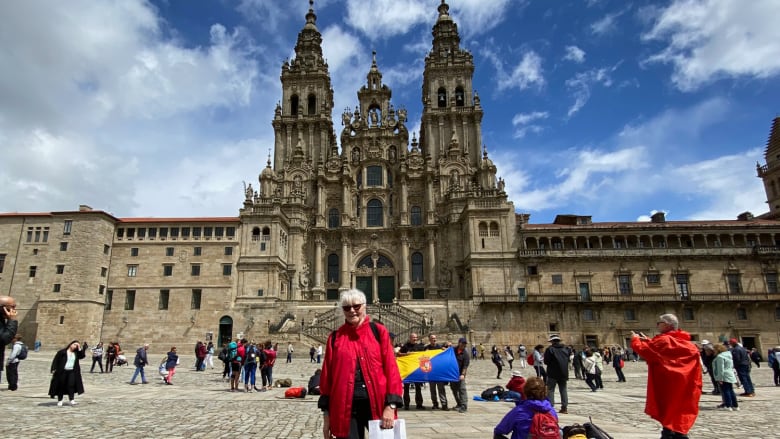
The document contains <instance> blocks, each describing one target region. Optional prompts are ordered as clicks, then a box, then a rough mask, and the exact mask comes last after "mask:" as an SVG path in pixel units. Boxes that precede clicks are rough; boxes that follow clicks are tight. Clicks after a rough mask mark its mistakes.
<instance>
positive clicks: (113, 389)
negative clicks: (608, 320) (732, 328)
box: [0, 351, 780, 439]
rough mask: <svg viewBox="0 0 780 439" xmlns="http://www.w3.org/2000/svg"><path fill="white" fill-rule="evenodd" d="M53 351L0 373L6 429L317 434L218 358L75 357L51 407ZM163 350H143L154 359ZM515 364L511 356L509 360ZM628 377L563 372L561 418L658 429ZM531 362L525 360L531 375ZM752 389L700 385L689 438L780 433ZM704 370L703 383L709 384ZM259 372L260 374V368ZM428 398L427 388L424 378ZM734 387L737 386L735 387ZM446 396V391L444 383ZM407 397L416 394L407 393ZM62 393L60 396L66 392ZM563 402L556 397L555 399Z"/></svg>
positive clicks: (763, 374) (482, 366) (456, 427)
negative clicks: (74, 388)
mask: <svg viewBox="0 0 780 439" xmlns="http://www.w3.org/2000/svg"><path fill="white" fill-rule="evenodd" d="M53 356H54V352H53V351H46V352H32V351H31V352H30V354H29V357H28V359H27V360H25V361H23V362H22V364H21V366H20V384H19V390H18V391H16V392H11V391H9V390H7V383H6V382H5V374H3V378H2V379H3V382H2V384H0V417H2V419H3V430H4V434H3V437H9V438H10V437H13V438H19V437H21V438H28V437H29V438H32V437H35V438H39V437H43V438H48V437H52V438H53V437H56V438H71V437H72V438H81V437H97V436H100V437H115V438H123V439H128V438H150V437H166V438H193V439H194V438H233V437H253V438H321V437H322V433H321V431H322V416H321V414H320V412H319V410H317V400H316V397H307V398H306V399H298V400H285V399H283V393H284V389H274V390H272V391H268V392H262V393H243V392H241V393H231V392H229V391H228V389H229V385H228V383H227V382H223V381H222V374H221V364H222V363H221V362H219V361H218V360H216V359H215V367H216V368H215V369H213V370H211V369H208V370H206V371H205V372H195V371H194V370H192V365H193V364H194V359H193V358H192V357H191V356H187V355H183V356H182V365H181V366H179V368H178V371H177V373H176V376H175V377H174V383H175V384H174V385H173V386H166V385H163V384H162V381H161V380H160V377H159V375H158V374H157V370H156V367H147V372H148V374H147V379H148V380H149V381H150V384H148V385H135V386H131V385H129V384H128V383H129V380H130V377H131V376H132V373H133V371H134V368H133V367H132V366H123V367H119V368H115V369H114V372H113V373H111V374H107V373H105V374H99V373H94V374H90V373H89V367H90V364H91V360H89V359H88V358H87V359H86V360H87V361H83V362H82V369H83V373H82V375H83V379H84V385H85V388H86V393H84V395H81V396H80V397H78V398H77V400H78V401H79V405H77V406H75V407H71V406H67V405H66V406H64V407H57V406H56V402H55V400H53V399H49V397H48V395H47V394H46V393H47V391H48V384H49V378H50V374H49V366H50V362H51V359H52V358H53ZM162 357H163V355H162V354H159V353H158V354H150V361H151V362H152V364H158V363H159V361H160V360H161V359H162ZM284 360H285V359H284V357H282V358H280V359H279V360H277V365H276V367H275V370H274V379H277V378H291V379H292V381H293V385H294V386H296V385H300V386H306V383H307V382H308V377H309V376H311V374H312V373H313V371H314V370H315V369H316V367H317V365H316V364H312V363H310V362H309V359H308V356H307V357H306V358H304V357H302V356H297V357H295V358H294V359H293V362H292V363H290V364H286V363H285V361H284ZM515 366H517V363H515ZM625 372H626V377H627V380H628V382H627V383H616V382H615V375H614V371H613V370H612V369H611V368H606V370H605V375H604V385H605V387H606V389H605V390H604V391H599V392H595V393H593V392H590V391H589V390H588V389H587V387H586V385H585V383H584V382H583V381H579V380H570V381H569V414H568V415H561V417H560V418H561V425H562V426H563V425H569V424H572V423H583V422H586V421H587V419H588V416H592V418H593V421H594V422H595V423H596V424H597V425H599V426H600V427H602V428H603V429H605V430H606V431H607V432H609V433H610V434H611V435H612V436H614V437H615V438H618V439H624V438H627V439H640V438H642V439H644V438H648V439H650V438H658V437H660V426H659V425H658V423H656V422H655V421H653V420H652V419H650V418H649V417H648V416H647V415H645V414H644V402H645V381H646V377H647V374H646V365H645V364H644V363H641V362H640V363H631V362H629V363H627V364H626V369H625ZM495 373H496V369H495V366H494V365H493V364H492V363H490V361H488V360H479V361H473V362H472V367H471V368H470V370H469V375H468V380H467V385H468V390H469V395H470V397H472V396H473V395H475V394H479V393H480V392H481V391H482V390H484V389H486V388H488V387H490V386H494V385H496V384H501V385H505V384H506V382H507V381H508V378H509V376H510V373H509V371H507V370H506V369H505V370H504V372H503V373H502V377H501V379H500V380H497V379H496V375H495ZM532 373H533V369H532V368H527V369H524V375H525V376H531V374H532ZM752 376H753V381H754V382H755V383H756V396H755V397H754V398H740V404H741V408H742V410H741V411H739V412H724V411H720V410H716V409H715V406H716V405H718V404H719V403H720V397H719V396H713V395H704V396H703V397H702V399H701V403H700V407H701V411H700V413H699V418H698V420H697V422H696V425H695V426H694V428H693V430H692V431H691V432H690V437H691V438H741V439H745V438H777V437H780V404H779V402H780V387H774V386H772V371H771V370H770V369H769V368H768V367H767V366H766V363H762V367H761V368H753V372H752ZM707 378H708V377H705V386H704V389H705V391H710V390H712V387H711V385H710V384H709V380H708V379H707ZM258 379H259V377H258ZM423 392H424V401H425V405H426V406H427V407H429V408H430V404H431V403H430V395H429V393H428V389H427V388H424V389H423ZM738 393H739V392H738ZM447 397H448V398H449V399H450V401H453V399H452V394H451V392H450V391H449V390H448V392H447ZM412 398H414V396H413V395H412ZM65 399H66V400H67V397H66V398H65ZM556 407H560V403H559V404H556ZM510 408H511V405H510V403H507V402H480V401H473V400H470V401H469V406H468V412H467V413H465V414H460V413H457V412H455V411H448V412H444V411H431V410H415V409H412V410H409V411H405V410H399V413H398V414H399V417H401V418H404V419H406V422H407V433H408V437H409V438H491V437H492V431H493V427H494V426H495V425H496V424H497V423H498V422H499V421H500V420H501V418H502V417H503V415H504V414H505V413H506V412H507V411H508V410H509V409H510Z"/></svg>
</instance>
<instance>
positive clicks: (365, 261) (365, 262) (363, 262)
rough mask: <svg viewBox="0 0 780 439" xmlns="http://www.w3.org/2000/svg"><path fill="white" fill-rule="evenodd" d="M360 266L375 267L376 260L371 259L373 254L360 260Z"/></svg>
mask: <svg viewBox="0 0 780 439" xmlns="http://www.w3.org/2000/svg"><path fill="white" fill-rule="evenodd" d="M357 266H358V268H374V261H372V260H371V255H368V256H366V257H364V258H363V259H361V260H360V262H358V264H357Z"/></svg>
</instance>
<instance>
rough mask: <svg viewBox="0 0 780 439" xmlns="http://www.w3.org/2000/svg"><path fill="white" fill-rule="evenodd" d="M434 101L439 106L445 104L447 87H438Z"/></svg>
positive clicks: (441, 106)
mask: <svg viewBox="0 0 780 439" xmlns="http://www.w3.org/2000/svg"><path fill="white" fill-rule="evenodd" d="M436 103H437V106H438V107H439V108H444V107H446V106H447V89H445V88H444V87H439V91H438V92H437V93H436Z"/></svg>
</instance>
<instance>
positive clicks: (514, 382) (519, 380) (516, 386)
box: [506, 376, 525, 399]
mask: <svg viewBox="0 0 780 439" xmlns="http://www.w3.org/2000/svg"><path fill="white" fill-rule="evenodd" d="M506 389H507V390H511V391H513V392H517V393H519V394H521V395H523V399H525V393H523V391H524V390H525V378H523V377H516V376H513V377H512V378H511V379H510V380H509V382H508V383H506Z"/></svg>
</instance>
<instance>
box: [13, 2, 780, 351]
mask: <svg viewBox="0 0 780 439" xmlns="http://www.w3.org/2000/svg"><path fill="white" fill-rule="evenodd" d="M316 18H317V17H316V15H315V13H314V11H313V10H311V9H310V10H309V13H308V14H307V15H306V22H305V25H304V27H303V29H302V30H301V32H300V33H299V35H298V40H297V44H296V46H295V57H294V58H293V59H292V60H290V61H285V62H284V63H283V65H282V68H281V86H282V87H281V92H282V97H281V101H280V103H279V104H278V105H277V107H276V111H275V114H274V119H273V121H272V125H273V129H274V133H275V144H274V159H273V164H272V162H271V159H270V157H269V159H268V162H267V165H266V167H265V168H264V169H262V171H261V173H260V175H259V178H258V181H257V183H256V184H257V185H258V186H257V188H255V187H253V185H252V184H249V185H247V186H246V187H245V191H244V194H243V205H242V206H241V208H240V210H239V214H238V216H237V217H229V218H171V219H164V218H115V217H113V216H111V215H109V214H107V213H105V212H101V211H96V210H92V209H91V208H89V207H87V206H82V207H81V208H80V209H79V210H78V211H74V212H51V213H40V214H15V213H9V214H2V215H0V292H2V293H4V294H7V293H10V294H11V295H13V296H15V297H16V299H17V303H19V306H20V311H21V322H22V332H23V333H25V334H26V336H27V339H28V340H32V339H33V338H34V339H37V340H41V341H42V342H43V343H44V344H45V345H49V346H52V345H58V346H59V345H64V344H65V343H67V342H68V341H70V340H71V339H73V338H78V339H85V340H97V339H102V340H104V341H113V340H119V341H121V342H123V343H126V344H127V343H129V344H131V345H137V344H140V343H142V342H151V343H153V344H156V345H157V346H159V349H160V350H163V349H166V347H165V346H169V345H171V344H176V345H185V346H186V345H187V344H194V341H195V340H198V339H204V338H209V337H211V338H213V339H214V340H215V341H218V342H222V341H224V340H226V339H228V338H230V337H236V336H247V337H248V338H254V339H264V338H267V337H270V338H273V339H274V340H278V341H293V342H296V343H298V342H303V343H313V342H317V341H321V339H322V337H321V336H322V334H327V331H329V330H330V329H331V328H332V327H333V326H335V325H337V324H338V323H339V317H338V316H339V314H338V312H337V309H336V308H335V307H334V305H335V303H336V299H337V297H338V294H339V292H340V291H343V290H345V289H348V288H353V287H354V288H359V289H361V290H363V291H364V292H366V295H367V296H368V298H369V300H370V302H371V306H372V308H371V311H372V313H377V314H376V315H375V317H377V318H379V319H380V320H383V321H385V322H387V324H389V325H392V326H393V329H394V330H396V333H398V334H399V335H401V336H404V335H405V333H404V331H406V332H408V331H410V330H418V331H435V332H439V333H441V334H442V335H443V337H442V338H448V337H449V338H450V339H456V338H457V337H460V336H464V335H465V336H468V337H469V338H470V340H471V341H472V342H476V343H480V342H481V343H486V344H516V343H519V342H524V343H525V344H536V343H537V342H540V341H546V339H547V336H548V334H549V333H552V332H554V333H558V334H560V335H561V336H562V337H563V338H564V340H565V341H566V342H568V343H571V344H574V345H584V344H591V345H603V344H623V343H624V342H625V339H626V338H627V337H628V336H629V334H630V331H631V330H642V331H644V332H645V333H652V332H653V331H654V327H655V321H656V319H657V316H658V315H659V314H662V313H664V312H675V313H676V314H677V315H678V316H679V317H680V319H681V322H682V325H683V326H684V327H685V328H686V329H687V330H689V331H691V332H692V333H693V334H694V336H696V337H698V338H700V339H704V338H708V339H723V338H726V337H731V336H739V337H741V338H742V339H743V341H744V342H745V344H746V345H748V346H753V345H755V346H758V347H762V348H765V347H766V346H770V345H776V344H778V342H779V341H780V340H779V338H780V329H779V328H780V325H779V324H778V322H780V293H778V286H777V268H778V255H780V250H779V249H778V247H777V243H778V238H780V223H778V222H777V221H776V220H775V218H776V211H777V209H780V207H778V206H775V205H774V204H778V203H780V201H777V200H780V198H778V197H780V194H778V193H777V190H776V189H777V188H776V186H777V184H780V183H778V180H779V179H780V174H778V172H780V171H778V169H780V168H779V167H778V162H777V159H776V157H777V156H778V153H780V141H779V140H778V139H780V127H778V119H776V120H775V124H774V126H773V128H772V134H771V136H770V141H769V145H768V147H767V154H766V158H767V165H765V166H763V167H762V166H759V167H758V174H759V177H761V178H762V179H764V181H765V186H766V188H767V194H768V195H767V196H768V198H769V200H770V212H769V213H768V214H766V215H764V216H762V217H760V218H753V217H752V215H749V214H744V215H742V216H741V217H740V218H739V219H737V220H733V221H725V220H724V221H684V222H680V221H666V219H665V218H664V215H663V214H657V215H656V216H654V217H653V221H651V222H648V223H629V222H621V223H593V222H592V221H591V219H590V217H588V216H573V215H560V216H558V217H557V218H556V220H555V221H554V222H553V223H552V224H532V223H530V222H529V215H527V214H516V213H515V210H514V206H513V205H512V203H511V202H510V201H509V200H508V199H507V195H506V193H505V192H504V182H503V181H502V180H501V179H497V178H496V173H497V169H496V166H495V164H494V163H493V162H492V161H491V160H490V158H489V156H488V152H487V151H486V149H485V147H484V146H483V143H482V136H481V121H482V117H483V111H482V107H481V105H480V100H479V96H478V95H477V93H476V91H475V90H474V89H473V87H472V76H473V73H474V63H473V58H472V55H471V54H470V53H469V52H468V51H466V50H465V49H463V48H461V47H460V41H459V36H458V30H457V25H456V23H455V22H454V21H453V20H452V18H451V17H450V15H449V7H448V5H447V4H446V3H444V1H442V3H441V4H440V5H439V7H438V17H437V19H436V23H435V24H434V26H433V45H432V49H431V51H430V53H429V54H428V56H427V57H426V59H425V70H424V73H423V78H422V80H423V87H422V104H423V112H422V118H421V123H420V134H419V138H417V137H416V135H415V134H414V133H412V135H411V136H410V133H409V131H408V129H407V123H408V120H407V111H406V109H405V108H404V107H403V106H402V105H399V106H396V105H395V104H394V103H393V102H391V97H392V90H391V88H390V87H389V85H388V84H385V83H383V81H382V73H381V71H380V69H379V66H378V63H377V58H376V54H374V56H373V59H372V63H371V66H370V67H369V68H368V72H367V75H366V82H365V84H363V85H362V86H361V87H360V89H359V90H357V102H356V104H355V108H354V109H347V110H346V111H345V112H344V113H343V114H342V116H341V127H340V132H339V133H338V134H337V133H336V127H334V123H333V120H332V117H331V114H332V111H333V90H332V88H331V82H330V76H329V73H328V65H327V63H326V62H325V60H324V59H323V57H322V48H321V43H322V36H321V34H320V32H319V31H318V29H317V24H316ZM776 201H777V202H776ZM382 313H384V315H383V314H382Z"/></svg>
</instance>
